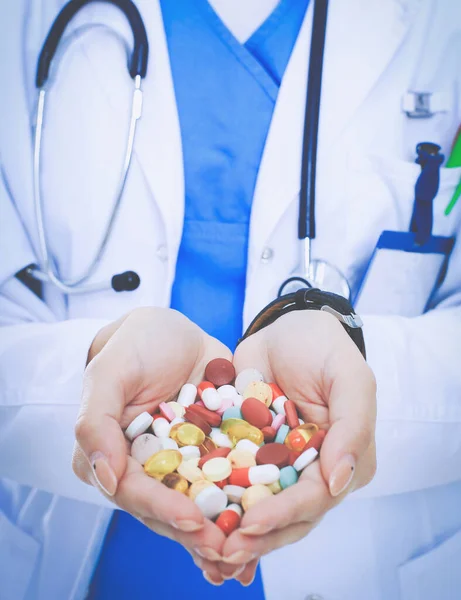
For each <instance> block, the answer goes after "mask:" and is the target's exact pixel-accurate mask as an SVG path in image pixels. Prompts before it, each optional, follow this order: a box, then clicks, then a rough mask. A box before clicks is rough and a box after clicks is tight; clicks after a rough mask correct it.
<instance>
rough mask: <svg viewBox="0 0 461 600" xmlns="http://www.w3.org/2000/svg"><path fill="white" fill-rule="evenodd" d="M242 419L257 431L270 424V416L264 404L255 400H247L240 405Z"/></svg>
mask: <svg viewBox="0 0 461 600" xmlns="http://www.w3.org/2000/svg"><path fill="white" fill-rule="evenodd" d="M240 410H241V411H242V416H243V418H244V419H245V420H246V421H248V423H250V424H251V425H254V426H255V427H257V428H258V429H262V428H263V427H268V426H269V425H271V424H272V415H271V413H270V411H269V409H268V408H267V406H266V405H265V404H263V403H262V402H261V401H260V400H258V399H257V398H247V399H246V400H244V402H243V404H242V408H241V409H240Z"/></svg>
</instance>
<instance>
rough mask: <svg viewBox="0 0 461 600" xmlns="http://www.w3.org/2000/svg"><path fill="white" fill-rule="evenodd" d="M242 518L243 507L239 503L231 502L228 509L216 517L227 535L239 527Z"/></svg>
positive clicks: (217, 522)
mask: <svg viewBox="0 0 461 600" xmlns="http://www.w3.org/2000/svg"><path fill="white" fill-rule="evenodd" d="M241 520H242V509H241V508H240V506H239V505H238V504H229V506H228V507H227V508H226V510H223V512H222V513H221V514H220V515H219V517H218V518H217V519H216V521H215V522H216V525H217V526H218V527H219V529H221V531H222V532H223V533H225V534H226V535H230V534H231V533H232V532H233V531H235V530H236V529H237V527H238V526H239V525H240V521H241Z"/></svg>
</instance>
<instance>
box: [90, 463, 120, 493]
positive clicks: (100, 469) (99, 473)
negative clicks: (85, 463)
mask: <svg viewBox="0 0 461 600" xmlns="http://www.w3.org/2000/svg"><path fill="white" fill-rule="evenodd" d="M90 465H91V469H92V470H93V476H94V478H95V480H96V483H97V484H98V485H99V487H100V488H101V489H102V490H103V491H104V492H105V493H106V494H107V495H108V496H113V495H114V494H115V492H116V491H117V477H116V476H115V473H114V472H113V470H112V467H111V466H110V464H109V461H108V460H107V457H106V456H104V454H103V453H102V452H94V453H93V454H92V455H91V456H90Z"/></svg>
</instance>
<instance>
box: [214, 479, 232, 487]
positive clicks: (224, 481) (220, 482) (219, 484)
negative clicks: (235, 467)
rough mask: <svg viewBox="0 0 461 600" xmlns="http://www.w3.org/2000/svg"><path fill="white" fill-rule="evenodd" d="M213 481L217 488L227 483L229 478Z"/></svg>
mask: <svg viewBox="0 0 461 600" xmlns="http://www.w3.org/2000/svg"><path fill="white" fill-rule="evenodd" d="M213 483H214V484H215V485H217V486H218V488H221V489H223V487H224V486H225V485H229V478H226V479H222V480H221V481H213Z"/></svg>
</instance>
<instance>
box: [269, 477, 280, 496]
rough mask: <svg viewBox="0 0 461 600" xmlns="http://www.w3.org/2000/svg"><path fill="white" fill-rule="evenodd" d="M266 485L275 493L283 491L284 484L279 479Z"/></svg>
mask: <svg viewBox="0 0 461 600" xmlns="http://www.w3.org/2000/svg"><path fill="white" fill-rule="evenodd" d="M266 487H268V488H269V489H270V491H271V492H272V493H273V494H278V493H279V492H281V491H282V486H281V485H280V481H278V480H277V481H274V483H271V484H270V485H267V486H266Z"/></svg>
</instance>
